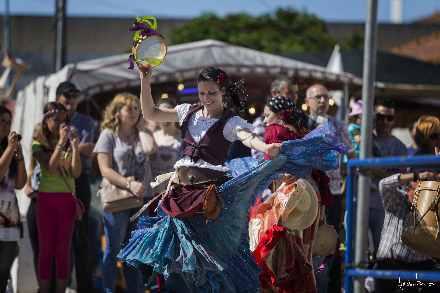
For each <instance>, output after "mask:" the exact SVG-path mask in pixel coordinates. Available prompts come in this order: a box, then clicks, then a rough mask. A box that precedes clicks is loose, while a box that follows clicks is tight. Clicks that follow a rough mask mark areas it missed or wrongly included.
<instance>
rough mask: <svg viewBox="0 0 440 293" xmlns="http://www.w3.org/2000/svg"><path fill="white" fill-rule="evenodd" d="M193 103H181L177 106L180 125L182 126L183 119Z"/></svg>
mask: <svg viewBox="0 0 440 293" xmlns="http://www.w3.org/2000/svg"><path fill="white" fill-rule="evenodd" d="M190 107H191V104H180V105H177V106H176V111H177V119H178V120H179V125H180V126H182V123H183V121H184V120H185V118H186V115H188V112H189V109H190Z"/></svg>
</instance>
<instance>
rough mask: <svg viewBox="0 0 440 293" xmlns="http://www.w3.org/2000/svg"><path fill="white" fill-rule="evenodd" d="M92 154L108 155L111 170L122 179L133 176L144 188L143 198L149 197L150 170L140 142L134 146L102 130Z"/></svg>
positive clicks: (106, 130)
mask: <svg viewBox="0 0 440 293" xmlns="http://www.w3.org/2000/svg"><path fill="white" fill-rule="evenodd" d="M93 152H94V153H108V154H111V155H112V158H113V163H112V165H113V170H115V171H116V172H118V173H119V174H120V175H122V176H124V177H129V176H133V177H134V178H135V179H136V180H137V181H140V182H143V183H144V186H145V194H144V196H145V197H151V196H152V191H151V187H150V182H151V168H150V160H149V158H148V155H147V154H146V153H145V152H144V151H143V148H142V145H141V142H140V140H139V139H138V140H136V142H135V143H134V144H128V143H126V142H124V141H122V140H121V139H120V138H119V136H118V135H117V134H115V133H114V132H113V131H112V130H110V129H104V130H103V131H102V132H101V134H100V135H99V138H98V141H97V142H96V145H95V149H94V150H93Z"/></svg>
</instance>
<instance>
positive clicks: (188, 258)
mask: <svg viewBox="0 0 440 293" xmlns="http://www.w3.org/2000/svg"><path fill="white" fill-rule="evenodd" d="M345 150H346V147H345V145H343V144H342V143H341V142H340V140H339V138H338V136H336V135H335V131H334V128H333V126H332V125H331V124H327V125H325V126H323V127H320V128H318V129H316V130H314V131H312V132H311V133H309V134H308V135H307V136H305V137H304V138H303V139H299V140H293V141H288V142H285V143H283V145H282V148H281V154H280V155H279V156H278V157H277V158H275V159H274V160H271V161H265V162H262V163H260V162H257V161H255V160H254V159H252V158H240V159H235V160H233V161H231V162H229V163H228V167H229V169H230V170H231V176H232V179H230V180H228V181H226V182H225V183H224V184H222V185H221V186H220V187H219V188H218V195H219V198H220V199H221V200H222V201H223V205H224V207H223V210H222V212H221V214H220V216H219V218H217V219H216V220H214V221H208V222H207V221H206V219H205V218H204V217H203V216H194V217H191V218H185V219H180V218H173V217H170V216H168V215H166V214H165V213H164V212H163V211H162V210H160V206H159V211H158V214H157V216H155V217H149V216H147V215H144V216H141V217H140V218H139V220H138V223H137V227H136V228H135V229H134V230H133V231H132V233H131V237H130V239H129V241H128V243H127V244H126V245H125V246H124V248H123V249H122V250H121V251H120V253H119V255H118V257H119V258H120V259H121V260H122V261H124V262H126V263H128V264H130V265H134V266H142V265H148V266H151V267H152V268H153V270H154V271H156V272H158V273H160V274H163V275H164V277H165V279H166V286H167V287H171V288H177V290H178V291H179V292H256V291H258V288H259V280H258V274H259V269H258V267H257V265H256V264H255V262H254V260H253V259H252V257H251V253H250V251H249V239H248V233H247V232H248V210H249V208H250V207H251V205H252V204H253V203H254V201H255V199H256V198H257V197H258V195H259V194H260V193H261V192H262V191H263V190H264V189H265V188H266V187H267V186H268V185H269V184H270V182H271V181H272V180H274V179H277V178H278V177H279V174H282V173H290V174H294V175H296V176H297V177H306V176H308V175H309V174H310V173H311V170H312V169H320V170H330V169H334V168H337V167H338V163H339V153H342V152H344V151H345ZM175 290H176V289H175Z"/></svg>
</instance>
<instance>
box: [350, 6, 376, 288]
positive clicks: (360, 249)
mask: <svg viewBox="0 0 440 293" xmlns="http://www.w3.org/2000/svg"><path fill="white" fill-rule="evenodd" d="M376 38H377V0H368V14H367V21H366V23H365V45H364V69H363V71H364V72H363V77H362V79H363V80H362V100H363V106H362V113H363V115H362V126H361V151H360V158H361V159H365V158H368V157H371V150H372V130H373V115H372V113H373V105H374V81H375V73H376ZM369 197H370V178H369V177H367V176H363V175H362V174H360V175H359V181H358V196H357V199H358V205H357V216H356V230H355V235H356V239H355V240H356V243H355V247H356V248H355V266H362V264H365V261H366V253H367V249H368V241H367V240H368V229H366V227H368V217H369ZM354 292H355V293H362V292H364V285H363V282H362V281H361V280H359V279H357V280H355V283H354Z"/></svg>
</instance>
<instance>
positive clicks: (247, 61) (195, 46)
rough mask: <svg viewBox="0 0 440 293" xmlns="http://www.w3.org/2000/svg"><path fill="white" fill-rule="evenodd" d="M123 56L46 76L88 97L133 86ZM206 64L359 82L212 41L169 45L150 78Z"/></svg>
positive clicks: (187, 73)
mask: <svg viewBox="0 0 440 293" xmlns="http://www.w3.org/2000/svg"><path fill="white" fill-rule="evenodd" d="M127 57H128V54H122V55H116V56H111V57H105V58H99V59H94V60H90V61H83V62H79V63H76V64H70V65H67V66H66V68H65V69H64V71H61V72H60V73H57V74H55V77H50V78H55V79H57V82H59V81H60V79H62V80H64V79H70V80H72V81H73V82H75V83H76V84H77V85H78V87H80V89H81V90H82V91H83V92H85V93H86V95H89V96H90V95H93V94H95V93H96V92H100V91H103V88H105V90H107V89H108V87H114V88H115V89H117V87H121V88H124V87H127V85H128V86H136V85H138V84H139V78H138V74H137V72H136V71H135V70H128V69H127V66H128V62H127ZM208 66H217V67H221V68H223V69H225V70H226V71H227V72H228V73H230V74H237V75H244V74H254V75H265V76H267V77H268V78H270V77H273V76H277V75H279V74H285V75H287V76H289V77H293V76H296V77H301V78H311V79H315V80H321V81H332V82H337V81H339V82H340V83H345V82H347V83H355V84H359V83H360V80H359V79H358V78H356V77H355V76H353V75H351V74H346V73H332V72H330V71H328V70H326V68H325V67H323V66H319V65H316V64H311V63H307V62H303V61H299V60H295V59H292V58H287V57H282V56H278V55H274V54H269V53H264V52H261V51H257V50H253V49H249V48H245V47H240V46H235V45H231V44H228V43H224V42H220V41H216V40H204V41H198V42H191V43H186V44H181V45H173V46H170V47H169V48H168V53H167V56H166V58H165V62H164V63H163V64H162V65H160V66H159V67H156V68H154V70H153V77H152V81H153V83H155V82H159V83H162V82H173V81H175V82H177V81H179V80H186V79H193V78H194V77H195V76H196V75H197V73H198V72H199V71H200V70H201V69H202V68H205V67H208ZM63 72H64V73H63ZM64 74H67V75H64Z"/></svg>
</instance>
